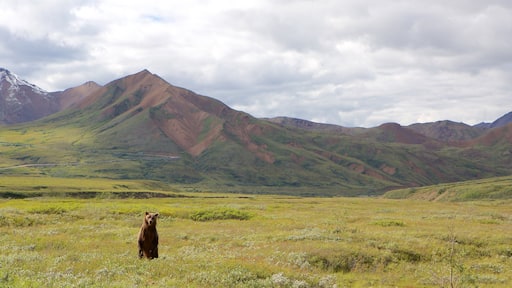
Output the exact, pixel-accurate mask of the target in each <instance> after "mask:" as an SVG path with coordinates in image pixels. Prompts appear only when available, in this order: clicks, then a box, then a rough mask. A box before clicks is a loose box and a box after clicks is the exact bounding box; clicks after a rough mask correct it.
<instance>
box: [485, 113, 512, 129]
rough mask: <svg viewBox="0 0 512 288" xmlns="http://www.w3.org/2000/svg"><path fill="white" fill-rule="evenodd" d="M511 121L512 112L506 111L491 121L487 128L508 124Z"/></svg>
mask: <svg viewBox="0 0 512 288" xmlns="http://www.w3.org/2000/svg"><path fill="white" fill-rule="evenodd" d="M510 123H512V112H508V113H507V114H505V115H503V116H501V117H500V118H498V119H496V121H494V122H492V123H491V125H490V127H489V128H497V127H503V126H505V125H508V124H510Z"/></svg>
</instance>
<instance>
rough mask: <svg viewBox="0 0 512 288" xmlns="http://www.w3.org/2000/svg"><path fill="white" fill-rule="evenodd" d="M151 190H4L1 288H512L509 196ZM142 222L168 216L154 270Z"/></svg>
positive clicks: (47, 183) (58, 186) (8, 185)
mask: <svg viewBox="0 0 512 288" xmlns="http://www.w3.org/2000/svg"><path fill="white" fill-rule="evenodd" d="M36 180H38V181H36ZM153 184H154V183H152V182H143V181H140V182H138V181H121V180H102V181H96V182H95V181H92V180H91V181H88V180H86V179H81V180H78V179H64V180H63V181H60V180H59V179H55V178H47V179H44V178H40V179H35V178H28V177H27V178H24V177H17V178H16V177H3V178H2V179H0V186H1V187H0V192H2V193H3V194H1V195H2V196H3V198H1V200H0V240H1V241H0V248H1V250H2V253H1V254H0V287H107V286H108V287H510V286H511V285H512V246H511V243H512V233H511V232H510V231H512V200H510V199H499V200H487V201H482V200H479V201H464V202H460V201H459V202H429V201H425V200H411V199H402V200H394V199H393V200H392V199H382V198H341V197H340V198H312V197H309V198H303V197H292V196H271V195H258V196H256V195H241V194H240V195H238V194H207V193H189V192H187V193H173V192H167V191H164V190H162V189H161V188H162V187H159V186H155V185H153ZM475 185H476V184H475ZM79 186H80V187H84V189H85V190H86V191H82V192H80V193H79V191H78V192H77V191H76V190H78V188H77V187H79ZM66 191H75V193H68V192H66ZM9 193H10V194H9ZM137 195H139V197H137ZM155 196H157V197H155ZM144 211H158V212H159V213H160V216H159V223H158V232H159V236H160V245H159V254H160V255H159V256H160V257H159V258H158V259H153V260H146V259H142V260H141V259H139V257H138V255H137V234H138V231H139V227H140V221H141V217H142V216H143V213H144Z"/></svg>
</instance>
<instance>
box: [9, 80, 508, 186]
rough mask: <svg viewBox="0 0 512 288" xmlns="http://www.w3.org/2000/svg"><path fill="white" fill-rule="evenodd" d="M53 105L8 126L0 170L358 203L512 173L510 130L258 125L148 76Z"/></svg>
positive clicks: (63, 95) (69, 95)
mask: <svg viewBox="0 0 512 288" xmlns="http://www.w3.org/2000/svg"><path fill="white" fill-rule="evenodd" d="M54 97H55V98H56V99H58V100H59V103H60V105H61V106H62V107H65V108H63V109H62V110H61V111H60V112H58V113H55V114H52V115H51V116H48V117H46V118H43V119H40V120H39V121H35V122H30V123H24V124H18V125H9V126H3V127H0V151H1V152H2V153H1V154H0V160H1V163H2V165H1V167H0V174H2V175H13V176H20V175H21V176H23V175H30V176H37V175H44V176H53V177H88V178H111V179H147V180H157V181H163V182H165V183H172V184H177V185H181V186H182V187H183V189H188V190H195V189H201V190H211V191H236V192H248V193H286V194H300V195H350V196H355V195H376V194H381V193H383V192H384V191H386V190H389V189H392V188H396V187H411V186H423V185H430V184H436V183H444V182H453V181H463V180H468V179H479V178H484V177H493V176H503V175H509V174H510V171H511V170H510V169H511V168H512V161H511V160H512V159H511V157H512V156H511V155H510V153H508V154H507V151H510V149H509V148H510V146H511V141H510V139H511V138H510V135H509V132H508V130H507V129H506V127H507V126H505V127H502V128H496V129H501V130H495V129H491V130H489V131H487V133H484V134H482V135H481V136H480V137H479V138H475V139H471V140H470V141H465V142H460V141H459V142H457V143H455V144H452V143H451V142H445V141H441V140H439V139H435V138H433V137H429V136H427V135H425V134H423V133H419V132H417V131H414V130H413V129H410V128H409V127H403V126H401V125H399V124H394V123H387V124H383V125H381V126H379V127H375V128H369V129H364V128H344V127H339V126H335V125H325V124H318V123H313V122H309V121H305V120H302V121H300V120H293V119H292V118H281V119H269V120H267V119H257V118H255V117H252V116H251V115H249V114H247V113H244V112H242V111H236V110H233V109H231V108H230V107H228V106H226V105H225V104H223V103H222V102H220V101H218V100H216V99H213V98H210V97H206V96H201V95H198V94H196V93H194V92H192V91H189V90H187V89H183V88H180V87H175V86H173V85H171V84H169V83H168V82H166V81H165V80H164V79H162V78H161V77H159V76H158V75H155V74H152V73H151V72H149V71H147V70H143V71H140V72H139V73H136V74H133V75H129V76H126V77H123V78H120V79H117V80H114V81H112V82H110V83H108V84H106V85H104V86H100V85H98V84H96V83H93V82H87V83H85V84H83V85H81V86H79V87H75V88H72V89H68V90H65V91H63V92H59V93H56V94H55V95H54ZM485 139H494V140H493V141H490V140H485ZM507 149H509V150H507Z"/></svg>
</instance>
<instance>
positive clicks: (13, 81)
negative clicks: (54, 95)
mask: <svg viewBox="0 0 512 288" xmlns="http://www.w3.org/2000/svg"><path fill="white" fill-rule="evenodd" d="M4 81H6V82H8V83H9V84H10V87H9V90H10V91H17V90H19V89H20V86H27V87H30V89H32V91H33V92H34V93H38V94H41V95H47V94H48V92H47V91H45V90H43V89H41V88H39V87H38V86H36V85H34V84H32V83H29V82H27V81H25V80H23V79H21V78H20V77H19V76H18V75H16V74H14V73H11V72H10V71H9V70H7V69H4V68H1V67H0V85H3V83H2V82H4ZM0 88H1V87H0Z"/></svg>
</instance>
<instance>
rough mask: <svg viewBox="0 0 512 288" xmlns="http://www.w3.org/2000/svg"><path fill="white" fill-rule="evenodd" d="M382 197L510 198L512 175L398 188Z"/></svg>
mask: <svg viewBox="0 0 512 288" xmlns="http://www.w3.org/2000/svg"><path fill="white" fill-rule="evenodd" d="M383 197H384V198H390V199H420V200H429V201H471V200H498V199H512V176H506V177H493V178H486V179H479V180H471V181H464V182H456V183H446V184H439V185H433V186H426V187H421V188H407V189H399V190H393V191H389V192H387V193H386V194H384V195H383Z"/></svg>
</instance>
